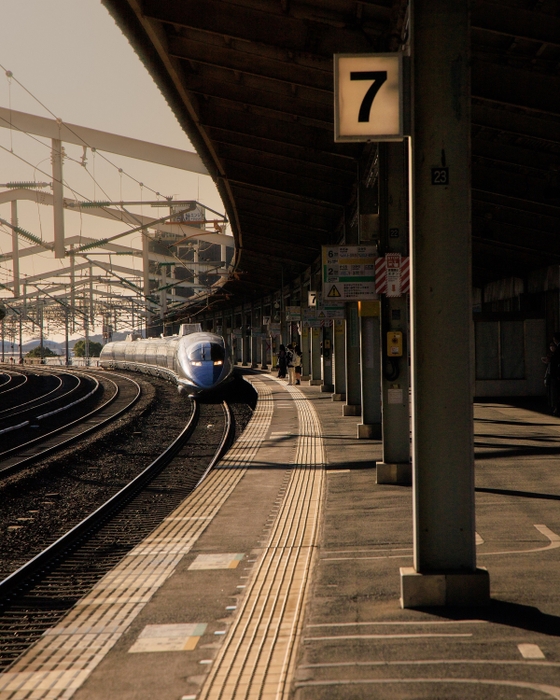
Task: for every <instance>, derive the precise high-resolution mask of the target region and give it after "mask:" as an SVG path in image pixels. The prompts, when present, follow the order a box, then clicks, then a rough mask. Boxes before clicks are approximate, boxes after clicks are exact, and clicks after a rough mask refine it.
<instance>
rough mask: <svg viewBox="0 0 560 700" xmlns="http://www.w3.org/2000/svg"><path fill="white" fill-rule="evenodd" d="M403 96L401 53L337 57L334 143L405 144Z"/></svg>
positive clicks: (335, 68) (335, 63)
mask: <svg viewBox="0 0 560 700" xmlns="http://www.w3.org/2000/svg"><path fill="white" fill-rule="evenodd" d="M402 93H403V80H402V55H401V54H400V53H378V54H335V56H334V129H335V133H334V140H335V141H337V142H341V141H399V140H402V138H403V136H404V134H403V99H402Z"/></svg>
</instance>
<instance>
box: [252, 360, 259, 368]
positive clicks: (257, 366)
mask: <svg viewBox="0 0 560 700" xmlns="http://www.w3.org/2000/svg"><path fill="white" fill-rule="evenodd" d="M258 368H259V363H258V362H253V363H252V364H251V369H258Z"/></svg>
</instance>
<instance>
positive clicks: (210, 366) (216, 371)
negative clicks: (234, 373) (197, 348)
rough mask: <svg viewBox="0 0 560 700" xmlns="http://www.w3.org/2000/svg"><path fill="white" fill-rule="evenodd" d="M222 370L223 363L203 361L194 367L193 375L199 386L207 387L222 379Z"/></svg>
mask: <svg viewBox="0 0 560 700" xmlns="http://www.w3.org/2000/svg"><path fill="white" fill-rule="evenodd" d="M222 370H223V365H222V364H219V365H218V364H214V362H202V363H201V364H200V365H199V366H198V367H193V375H194V378H195V380H196V383H197V384H198V386H200V387H202V388H204V389H207V388H209V387H211V386H213V385H214V384H215V383H216V382H217V381H218V380H219V379H220V377H221V374H222Z"/></svg>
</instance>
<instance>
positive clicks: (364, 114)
mask: <svg viewBox="0 0 560 700" xmlns="http://www.w3.org/2000/svg"><path fill="white" fill-rule="evenodd" d="M350 80H373V82H372V84H371V85H370V86H369V89H368V91H367V92H366V94H365V95H364V99H363V100H362V104H361V105H360V111H359V112H358V121H359V122H369V116H370V112H371V105H372V104H373V101H374V99H375V96H376V95H377V93H378V92H379V88H380V87H381V86H382V85H383V83H384V82H385V81H386V80H387V71H386V70H362V71H351V73H350Z"/></svg>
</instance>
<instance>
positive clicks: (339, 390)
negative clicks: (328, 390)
mask: <svg viewBox="0 0 560 700" xmlns="http://www.w3.org/2000/svg"><path fill="white" fill-rule="evenodd" d="M333 336H334V338H333V362H334V371H333V376H334V394H333V396H332V400H333V401H345V400H346V346H345V342H344V320H343V319H339V318H336V319H334V322H333Z"/></svg>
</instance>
